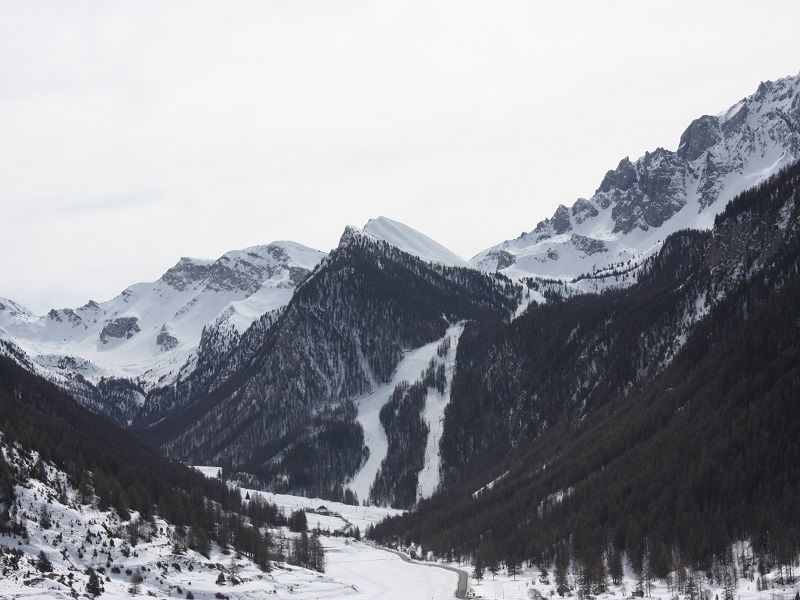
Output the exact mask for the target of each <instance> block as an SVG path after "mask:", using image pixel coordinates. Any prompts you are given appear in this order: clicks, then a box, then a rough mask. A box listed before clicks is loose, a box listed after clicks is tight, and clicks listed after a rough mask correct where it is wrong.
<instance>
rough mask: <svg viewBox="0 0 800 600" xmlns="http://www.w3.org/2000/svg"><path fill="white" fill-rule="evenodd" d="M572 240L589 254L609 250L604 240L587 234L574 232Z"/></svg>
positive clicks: (579, 248)
mask: <svg viewBox="0 0 800 600" xmlns="http://www.w3.org/2000/svg"><path fill="white" fill-rule="evenodd" d="M570 242H572V245H573V246H575V247H576V248H577V249H578V250H580V251H581V252H583V253H584V254H588V255H591V254H599V253H600V252H606V251H607V250H608V248H607V247H606V245H605V244H604V243H603V242H602V240H596V239H594V238H590V237H586V236H585V235H576V234H574V233H573V234H572V236H571V237H570Z"/></svg>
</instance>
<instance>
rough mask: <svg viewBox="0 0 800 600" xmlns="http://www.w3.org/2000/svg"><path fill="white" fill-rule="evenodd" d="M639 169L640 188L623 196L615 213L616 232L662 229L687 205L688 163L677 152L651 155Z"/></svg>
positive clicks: (619, 198)
mask: <svg viewBox="0 0 800 600" xmlns="http://www.w3.org/2000/svg"><path fill="white" fill-rule="evenodd" d="M639 169H640V173H639V182H638V185H637V186H635V187H632V188H630V189H629V190H626V191H625V192H623V193H621V194H619V195H618V196H617V198H618V199H617V202H616V204H615V206H614V208H613V209H612V211H611V217H612V218H613V219H614V223H615V225H614V232H615V233H618V232H622V233H630V232H631V231H633V230H634V229H636V228H637V227H638V228H640V229H643V230H645V231H646V230H648V229H649V228H650V227H661V225H663V224H664V221H666V220H667V219H669V218H671V217H672V216H673V215H674V214H675V213H677V212H678V211H679V210H680V209H681V208H683V207H684V206H685V205H686V200H687V199H686V194H685V191H684V190H685V181H686V163H685V162H684V161H683V160H682V159H680V158H679V157H678V156H677V155H676V154H675V153H674V152H670V151H668V150H664V149H663V148H659V149H658V150H656V151H655V152H647V153H646V154H645V155H644V158H642V160H641V161H640V162H639Z"/></svg>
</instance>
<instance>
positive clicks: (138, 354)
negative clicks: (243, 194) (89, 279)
mask: <svg viewBox="0 0 800 600" xmlns="http://www.w3.org/2000/svg"><path fill="white" fill-rule="evenodd" d="M323 256H325V255H324V253H322V252H320V251H318V250H313V249H311V248H308V247H306V246H302V245H300V244H296V243H294V242H273V243H271V244H267V245H263V246H253V247H250V248H245V249H243V250H234V251H231V252H228V253H226V254H224V255H223V256H221V257H220V258H218V259H216V260H201V259H196V258H181V259H180V260H179V261H178V263H177V264H176V265H175V266H174V267H172V268H171V269H169V270H168V271H167V272H166V273H164V275H162V276H161V277H160V278H159V279H158V280H156V281H154V282H151V283H137V284H135V285H132V286H130V287H128V288H126V289H125V290H124V291H123V292H122V293H121V294H119V295H118V296H117V297H115V298H113V299H112V300H109V301H106V302H100V303H98V302H95V301H92V300H90V301H89V302H87V303H86V304H84V305H83V306H81V307H79V308H75V309H72V308H63V309H53V310H51V311H50V312H48V313H47V314H46V315H44V316H38V315H34V314H32V313H31V312H30V311H29V310H27V309H26V308H25V307H23V306H21V305H19V304H17V303H16V302H13V301H11V300H6V299H2V298H0V339H5V340H6V341H8V342H11V343H13V344H14V345H15V346H16V347H17V348H18V349H20V350H21V351H23V352H24V353H25V354H27V357H28V358H29V359H30V360H31V361H32V362H33V363H35V364H36V365H38V366H39V367H42V368H43V369H44V370H45V371H50V372H51V373H52V374H53V375H54V378H55V379H58V376H59V375H64V374H68V375H75V374H78V375H80V376H82V377H83V378H85V379H86V380H88V381H90V382H92V383H97V382H99V381H100V380H101V379H103V378H109V377H114V378H127V379H132V380H136V381H137V382H138V383H139V384H140V385H142V386H143V387H144V388H145V389H147V388H149V387H152V386H153V385H156V384H157V383H164V382H166V381H168V380H169V379H170V378H171V377H172V376H173V375H174V374H175V373H177V372H178V371H179V370H180V369H181V368H182V367H184V365H186V364H187V361H189V360H190V359H191V357H192V354H193V353H194V351H195V350H196V348H197V346H198V344H199V343H200V339H201V335H202V334H203V330H204V328H213V329H217V330H220V331H224V332H226V334H228V335H230V336H234V337H235V336H238V335H239V334H241V333H242V332H243V331H244V330H245V329H246V328H247V327H248V326H249V325H250V324H251V323H252V322H253V321H254V320H255V319H257V318H258V317H260V316H261V315H263V314H264V313H266V312H268V311H270V310H274V309H276V308H279V307H281V306H284V305H285V304H286V303H288V302H289V300H290V299H291V297H292V294H293V293H294V290H295V288H296V287H297V285H298V284H299V283H300V282H301V281H302V280H303V279H304V278H305V277H306V276H307V275H308V273H309V272H310V271H311V270H312V269H313V268H314V267H315V266H316V265H317V263H319V261H320V260H321V259H322V257H323ZM189 364H191V363H189ZM184 371H185V369H184Z"/></svg>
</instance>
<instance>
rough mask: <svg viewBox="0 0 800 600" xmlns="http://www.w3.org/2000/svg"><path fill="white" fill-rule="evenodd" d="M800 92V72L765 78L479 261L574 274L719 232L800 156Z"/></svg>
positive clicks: (531, 272) (504, 268) (487, 266)
mask: <svg viewBox="0 0 800 600" xmlns="http://www.w3.org/2000/svg"><path fill="white" fill-rule="evenodd" d="M798 92H800V75H795V76H793V77H786V78H784V79H779V80H777V81H773V82H764V83H762V84H761V85H760V86H759V87H758V89H757V90H756V92H755V93H754V94H752V95H751V96H748V97H747V98H744V99H743V100H741V101H739V102H737V103H736V104H734V105H733V106H732V107H730V108H729V109H728V110H726V111H724V112H722V113H719V114H718V115H714V116H709V115H705V116H702V117H700V118H698V119H695V120H694V121H692V123H691V124H690V125H689V127H688V128H687V129H686V131H684V132H683V135H681V138H680V143H679V145H678V149H677V150H676V151H674V152H673V151H671V150H665V149H663V148H658V149H656V150H655V151H653V152H647V153H645V155H644V156H643V157H641V158H639V159H638V160H636V161H634V162H632V161H630V160H629V159H628V158H624V159H623V160H622V161H620V163H619V165H618V166H617V168H616V169H614V170H611V171H608V173H606V176H605V177H604V178H603V181H602V182H601V184H600V187H599V188H598V189H597V191H596V192H595V194H594V195H593V196H592V197H591V198H589V199H588V200H587V199H584V198H580V199H578V200H577V201H576V202H575V203H574V204H573V205H572V206H571V207H566V206H564V205H561V206H559V207H558V209H557V210H556V211H555V214H554V215H553V216H552V217H551V218H549V219H545V220H544V221H542V222H540V223H539V224H538V225H536V227H535V228H534V229H533V230H532V231H530V232H528V233H523V234H522V235H520V236H519V237H518V238H517V239H514V240H508V241H505V242H502V243H501V244H498V245H496V246H493V247H491V248H488V249H486V250H484V251H483V252H480V253H479V254H478V255H476V256H475V257H473V258H472V259H471V260H470V261H469V264H470V266H473V267H475V268H480V269H482V270H484V271H490V272H491V271H501V272H503V273H505V274H506V275H509V276H511V277H530V276H541V277H549V278H559V279H572V278H575V277H577V276H579V275H581V274H586V273H592V272H594V271H603V270H605V269H607V268H609V267H620V266H622V265H620V263H623V264H624V263H627V262H628V261H631V262H632V263H636V262H637V261H638V260H639V259H640V258H642V257H645V256H648V255H651V254H653V253H654V252H656V251H657V250H658V249H659V248H660V247H661V244H662V243H663V240H664V239H665V238H666V237H667V236H668V235H669V234H671V233H674V232H675V231H678V230H680V229H686V228H696V229H708V228H710V227H711V226H712V225H713V222H714V217H715V216H716V215H717V214H718V213H719V212H720V211H721V210H722V209H723V208H724V207H725V204H726V203H727V202H728V201H729V200H731V199H732V198H733V197H735V196H736V195H737V194H738V193H740V192H742V191H743V190H745V189H747V188H750V187H752V186H753V185H755V184H757V183H759V182H760V181H762V180H764V179H765V178H766V177H768V176H769V175H772V174H773V173H775V172H777V171H778V170H780V169H781V168H782V167H784V166H786V165H788V164H791V163H792V162H794V161H796V160H797V159H799V158H800V93H798ZM631 281H632V279H631Z"/></svg>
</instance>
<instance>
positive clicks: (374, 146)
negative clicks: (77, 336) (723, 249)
mask: <svg viewBox="0 0 800 600" xmlns="http://www.w3.org/2000/svg"><path fill="white" fill-rule="evenodd" d="M0 9H2V15H3V16H2V19H0V209H1V210H2V214H1V215H0V296H6V297H10V298H13V299H15V300H17V301H19V302H21V303H23V304H25V305H27V306H28V307H29V308H31V309H33V310H34V311H37V312H43V311H45V310H47V309H48V308H50V307H54V306H55V307H62V306H77V305H80V304H83V303H84V302H86V300H88V299H89V298H93V299H96V300H106V299H108V298H111V297H113V296H115V295H116V294H117V293H119V292H120V291H121V290H122V289H123V288H124V287H126V286H127V285H129V284H131V283H134V282H137V281H147V280H153V279H156V278H157V277H158V276H160V275H161V273H162V272H163V271H165V270H166V269H167V268H168V267H170V266H171V265H172V264H174V263H175V262H176V261H177V260H178V258H179V257H180V256H198V257H205V258H214V257H216V256H218V255H220V254H222V253H223V252H225V251H227V250H230V249H234V248H242V247H245V246H249V245H253V244H260V243H267V242H270V241H273V240H281V239H291V240H295V241H297V242H301V243H304V244H307V245H310V246H314V247H316V248H320V249H322V250H329V249H330V248H331V247H333V246H335V245H336V243H337V241H338V238H339V235H340V234H341V232H342V230H343V228H344V226H345V225H347V224H353V225H359V226H362V225H363V224H364V223H365V222H366V221H367V220H368V219H369V218H371V217H374V216H378V215H385V216H387V217H390V218H393V219H397V220H400V221H403V222H405V223H407V224H409V225H411V226H412V227H415V228H417V229H419V230H420V231H422V232H424V233H426V234H428V235H430V236H431V237H433V238H435V239H437V240H438V241H440V242H441V243H443V244H445V245H446V246H448V247H450V248H451V249H452V250H454V251H455V252H457V253H459V254H461V255H462V256H464V257H466V258H469V257H470V256H472V255H473V254H475V253H477V252H478V251H479V250H482V249H483V248H485V247H487V246H490V245H493V244H495V243H498V242H500V241H502V240H504V239H508V238H512V237H516V236H517V235H519V233H520V232H521V231H523V230H530V229H532V228H533V227H534V226H535V224H536V223H537V222H538V221H539V220H540V219H542V218H544V217H547V216H549V215H550V214H552V212H553V210H554V209H555V207H556V206H558V204H560V203H563V204H568V205H569V204H571V203H572V202H573V201H574V200H575V199H576V198H578V197H580V196H584V197H588V196H590V195H591V194H592V193H593V192H594V190H595V188H596V187H597V185H598V184H599V182H600V180H601V178H602V176H603V174H604V173H605V171H606V170H608V169H609V168H613V167H615V166H616V164H617V163H618V161H619V160H620V158H622V157H624V156H630V157H631V158H636V157H638V156H639V155H641V154H642V153H644V151H645V150H648V149H654V148H656V147H657V146H664V147H666V148H671V149H674V148H676V146H677V142H678V138H679V136H680V134H681V132H682V131H683V129H684V128H685V126H686V125H687V124H688V123H689V122H690V121H691V119H693V118H695V117H697V116H699V115H702V114H704V113H717V112H719V111H721V110H723V109H725V108H727V107H728V106H729V105H731V104H733V103H734V102H736V101H737V100H739V99H740V98H742V97H743V96H745V95H747V94H750V93H751V92H753V91H754V90H755V88H756V87H757V86H758V83H759V82H760V81H762V80H767V79H775V78H778V77H782V76H786V75H790V74H795V73H797V72H798V71H799V70H800V41H799V40H800V38H799V37H798V33H797V24H798V23H800V2H797V1H796V0H791V1H785V2H781V1H773V2H770V1H768V0H766V1H765V0H761V1H760V2H733V1H730V0H728V1H703V2H698V1H696V0H695V1H686V2H682V1H678V0H671V1H668V2H653V1H647V2H643V1H631V2H611V1H608V0H603V1H602V2H597V1H588V0H587V1H586V2H564V1H559V2H534V1H532V0H528V1H518V2H517V1H502V0H498V1H491V2H489V1H483V2H474V1H471V0H454V1H452V2H441V1H436V0H425V1H423V2H414V1H409V0H402V1H397V2H379V1H374V2H367V1H363V2H351V1H347V0H335V1H334V0H320V1H317V2H313V1H304V0H280V1H268V0H259V1H258V2H252V3H249V2H231V1H226V2H202V1H197V0H191V1H188V0H187V1H186V2H173V1H162V0H158V1H152V2H146V1H137V2H129V1H128V2H112V1H108V0H103V1H100V0H98V1H97V2H88V1H82V2H63V1H54V2H38V1H35V0H25V1H24V2H20V1H17V0H14V1H0Z"/></svg>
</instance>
